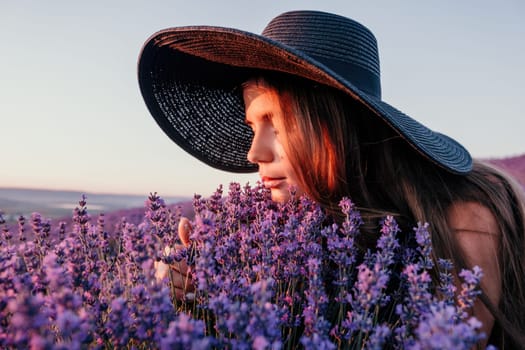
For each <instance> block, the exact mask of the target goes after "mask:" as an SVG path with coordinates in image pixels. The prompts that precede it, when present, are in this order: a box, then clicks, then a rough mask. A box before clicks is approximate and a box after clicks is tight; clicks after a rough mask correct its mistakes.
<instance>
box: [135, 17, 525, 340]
mask: <svg viewBox="0 0 525 350" xmlns="http://www.w3.org/2000/svg"><path fill="white" fill-rule="evenodd" d="M139 81H140V87H141V91H142V94H143V96H144V99H145V101H146V104H147V105H148V108H149V110H150V112H151V113H152V115H153V116H154V118H155V119H156V121H157V123H158V124H159V125H160V126H161V128H162V129H163V130H164V131H165V132H166V134H167V135H168V136H170V137H171V138H172V139H173V140H174V141H175V142H176V143H178V144H179V145H180V146H181V147H182V148H183V149H185V150H186V151H188V152H189V153H190V154H192V155H193V156H195V157H197V158H198V159H200V160H202V161H204V162H205V163H207V164H209V165H211V166H213V167H215V168H218V169H222V170H227V171H232V172H250V171H257V170H258V171H259V173H260V175H261V179H262V181H263V183H264V184H265V186H266V187H268V188H270V190H271V193H272V198H273V199H274V200H276V201H285V200H287V198H288V196H289V194H288V193H289V186H295V187H297V189H298V191H299V192H300V193H301V192H303V193H307V194H308V195H309V196H310V197H311V198H312V199H314V200H316V201H317V202H319V203H320V204H321V205H322V206H323V207H324V208H325V210H326V211H327V212H328V213H331V214H334V215H337V210H336V209H337V203H338V202H339V200H340V199H341V198H342V197H343V196H348V197H350V198H352V200H353V201H354V202H355V203H357V205H358V207H359V208H360V211H361V214H362V216H363V218H364V221H365V226H364V228H363V229H362V232H364V233H368V235H367V234H363V235H362V236H363V237H368V238H369V242H361V244H363V245H364V247H365V248H366V247H367V246H368V245H373V241H374V238H375V237H374V232H377V229H376V227H377V225H378V221H379V219H380V218H382V217H384V216H385V215H386V214H392V215H394V216H395V217H396V220H397V221H398V223H399V224H400V226H401V228H402V229H403V230H404V231H405V232H409V231H410V229H411V227H413V226H414V224H415V223H416V222H417V221H423V222H429V223H430V225H431V226H430V227H431V232H432V242H433V248H434V253H435V255H436V257H441V258H449V259H452V260H453V262H454V264H455V267H456V268H457V269H460V268H463V267H472V266H474V265H478V266H480V267H481V268H482V269H483V271H484V278H483V280H482V290H483V295H482V297H481V298H480V300H481V302H479V303H478V304H477V305H475V307H474V311H473V313H474V315H475V316H476V317H477V318H478V319H480V320H481V321H482V322H483V330H484V331H485V332H486V333H487V334H488V335H489V336H490V337H489V340H488V343H490V344H494V345H497V346H499V347H500V348H504V347H505V348H523V347H524V345H523V344H525V339H524V334H525V318H524V316H523V315H524V314H525V260H524V257H523V252H524V251H525V224H524V222H525V219H524V206H523V200H522V199H521V198H520V195H521V194H520V193H519V191H518V190H516V189H515V187H513V186H512V184H511V182H510V181H509V180H508V179H507V178H506V177H505V176H504V175H502V174H500V173H499V172H498V171H496V170H494V169H492V168H490V167H488V166H487V165H484V164H482V163H480V162H476V161H474V162H473V161H472V159H471V157H470V155H469V153H468V152H467V151H466V150H465V149H464V148H463V147H462V146H461V145H460V144H458V143H457V142H456V141H454V140H452V139H450V138H449V137H447V136H445V135H442V134H439V133H436V132H433V131H432V130H430V129H428V128H426V127H425V126H423V125H422V124H420V123H419V122H417V121H415V120H414V119H412V118H410V117H409V116H407V115H405V114H403V113H401V112H400V111H398V110H396V109H395V108H394V107H392V106H390V105H389V104H387V103H385V102H384V101H382V100H381V87H380V77H379V59H378V53H377V44H376V40H375V38H374V36H373V34H372V33H371V32H370V31H369V30H368V29H367V28H365V27H363V26H362V25H361V24H359V23H357V22H355V21H352V20H350V19H348V18H344V17H341V16H337V15H333V14H328V13H323V12H316V11H294V12H288V13H284V14H282V15H280V16H278V17H276V18H275V19H274V20H272V21H271V22H270V24H269V25H268V26H267V27H266V29H265V30H264V31H263V33H262V35H261V36H258V35H255V34H251V33H246V32H242V31H238V30H235V29H227V28H216V27H182V28H172V29H167V30H164V31H161V32H158V33H156V34H155V35H153V36H152V37H151V38H150V39H149V40H148V41H147V42H146V44H145V46H144V48H143V51H142V53H141V57H140V61H139ZM183 238H185V237H183ZM185 272H186V271H181V273H182V274H184V273H185ZM181 287H183V286H181Z"/></svg>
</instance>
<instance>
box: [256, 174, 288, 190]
mask: <svg viewBox="0 0 525 350" xmlns="http://www.w3.org/2000/svg"><path fill="white" fill-rule="evenodd" d="M261 180H262V182H263V184H264V187H266V188H277V187H280V186H281V185H282V184H283V183H285V181H286V178H285V177H268V176H263V177H262V178H261Z"/></svg>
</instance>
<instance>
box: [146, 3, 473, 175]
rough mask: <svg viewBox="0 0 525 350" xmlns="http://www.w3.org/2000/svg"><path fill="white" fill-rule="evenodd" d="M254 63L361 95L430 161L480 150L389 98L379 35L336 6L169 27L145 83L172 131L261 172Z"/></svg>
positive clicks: (150, 54)
mask: <svg viewBox="0 0 525 350" xmlns="http://www.w3.org/2000/svg"><path fill="white" fill-rule="evenodd" d="M254 70H270V71H277V72H283V73H287V74H292V75H296V76H300V77H302V78H306V79H309V80H312V81H315V82H317V83H320V84H325V85H328V86H331V87H333V88H335V89H339V90H341V91H343V92H345V93H347V94H348V96H349V97H350V98H354V99H357V100H358V101H360V102H361V103H363V104H365V105H366V106H368V108H370V109H371V110H372V111H374V112H375V113H376V114H377V115H378V116H380V117H381V118H382V119H383V120H384V121H385V122H386V123H387V124H388V125H390V126H391V127H392V128H394V129H395V130H396V131H397V132H398V133H399V134H400V135H401V136H402V137H403V138H404V139H405V140H406V141H407V142H408V143H409V144H410V145H411V146H413V147H414V148H415V149H416V150H417V151H419V152H420V153H421V154H423V155H424V156H425V157H426V158H428V159H429V160H431V161H433V162H435V163H436V164H438V165H440V166H442V167H444V168H446V169H448V170H449V171H451V172H453V173H460V174H461V173H467V172H469V171H470V170H471V168H472V159H471V157H470V154H469V153H468V152H467V151H466V150H465V148H463V147H462V146H461V145H460V144H459V143H457V142H456V141H454V140H453V139H451V138H449V137H447V136H445V135H442V134H440V133H437V132H434V131H432V130H430V129H429V128H427V127H426V126H424V125H422V124H421V123H419V122H417V121H416V120H414V119H412V118H411V117H409V116H407V115H405V114H404V113H402V112H400V111H399V110H397V109H395V108H394V107H392V106H391V105H389V104H387V103H386V102H384V101H382V100H381V82H380V72H379V57H378V51H377V43H376V39H375V37H374V35H373V34H372V33H371V32H370V31H369V30H368V29H367V28H366V27H364V26H363V25H361V24H359V23H357V22H355V21H353V20H351V19H349V18H346V17H342V16H339V15H335V14H330V13H325V12H318V11H293V12H286V13H283V14H281V15H279V16H277V17H276V18H274V19H273V20H272V21H271V22H270V23H269V24H268V26H267V27H266V28H265V29H264V31H263V32H262V34H261V35H257V34H253V33H249V32H245V31H241V30H237V29H231V28H221V27H210V26H193V27H176V28H169V29H165V30H161V31H159V32H157V33H155V34H154V35H153V36H151V37H150V38H149V39H148V40H147V41H146V43H145V44H144V46H143V48H142V52H141V54H140V58H139V62H138V78H139V85H140V89H141V92H142V95H143V97H144V100H145V102H146V105H147V107H148V109H149V111H150V112H151V114H152V115H153V117H154V118H155V120H156V121H157V123H158V124H159V125H160V127H161V128H162V130H164V132H165V133H166V134H167V135H168V136H169V137H170V138H171V139H172V140H173V141H175V142H176V143H177V144H178V145H179V146H180V147H182V148H183V149H184V150H186V151H187V152H189V153H190V154H191V155H193V156H194V157H196V158H198V159H200V160H201V161H203V162H205V163H206V164H208V165H210V166H212V167H214V168H218V169H221V170H226V171H231V172H239V173H241V172H254V171H257V165H256V164H251V163H249V162H248V161H247V159H246V155H247V152H248V150H249V148H250V144H251V140H252V136H253V134H252V131H251V130H250V128H249V127H248V126H247V125H245V123H244V119H245V116H244V104H243V100H242V91H241V89H240V84H241V83H242V82H244V81H245V80H247V79H248V78H249V77H251V76H252V75H253V73H254Z"/></svg>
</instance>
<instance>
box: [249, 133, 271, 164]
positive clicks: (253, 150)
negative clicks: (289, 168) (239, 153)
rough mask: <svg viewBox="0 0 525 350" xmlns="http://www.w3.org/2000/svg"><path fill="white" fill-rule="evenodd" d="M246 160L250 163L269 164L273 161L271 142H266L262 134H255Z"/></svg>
mask: <svg viewBox="0 0 525 350" xmlns="http://www.w3.org/2000/svg"><path fill="white" fill-rule="evenodd" d="M247 158H248V161H249V162H250V163H267V162H271V161H272V160H273V151H272V142H271V140H268V138H267V137H264V135H263V134H260V133H255V135H254V136H253V139H252V145H251V147H250V150H249V151H248V156H247Z"/></svg>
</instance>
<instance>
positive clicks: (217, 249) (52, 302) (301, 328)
mask: <svg viewBox="0 0 525 350" xmlns="http://www.w3.org/2000/svg"><path fill="white" fill-rule="evenodd" d="M291 191H292V192H291V194H292V196H291V197H292V198H291V200H290V201H289V202H287V203H274V202H272V201H271V196H270V192H269V191H268V190H267V189H265V188H264V187H263V186H262V185H261V184H257V185H256V186H254V187H250V186H249V185H246V186H243V187H241V186H240V185H239V184H236V183H232V184H230V186H229V188H228V192H227V194H226V195H224V191H223V188H222V186H221V187H219V188H218V189H217V191H216V192H215V193H214V194H213V195H212V196H210V197H209V198H204V197H202V196H199V195H196V196H195V197H194V200H193V205H194V212H195V216H194V217H193V218H192V221H191V226H192V227H193V229H192V232H191V235H190V246H189V247H187V248H185V249H182V250H177V249H170V247H174V245H175V243H180V242H179V240H178V237H177V227H178V222H179V220H180V212H178V211H177V210H174V211H172V209H170V208H171V207H169V206H167V205H166V203H165V202H164V201H163V200H162V198H160V197H159V196H158V195H157V194H156V193H152V194H150V196H149V197H148V198H147V200H146V201H145V207H146V208H145V215H144V217H143V221H142V222H141V223H138V224H134V223H132V222H130V221H128V220H126V219H125V218H121V219H120V220H119V222H118V223H116V224H113V225H112V224H111V223H110V222H108V216H104V215H100V216H99V217H98V218H97V222H96V223H93V224H92V223H91V219H90V216H89V213H88V210H87V201H86V197H85V196H82V198H81V200H80V201H79V207H77V208H76V209H75V211H74V215H73V227H72V228H71V229H68V227H67V225H66V224H65V223H64V222H62V223H59V224H58V228H57V229H54V230H53V229H52V227H51V224H50V222H49V220H47V219H45V218H43V217H42V216H41V215H40V214H36V213H35V214H33V215H32V216H31V219H30V221H29V224H30V225H31V230H30V232H27V230H26V227H25V225H26V223H25V218H24V217H20V218H19V220H18V237H19V239H18V242H13V240H12V238H13V234H12V233H11V232H10V230H9V228H8V227H7V226H6V225H5V223H4V222H3V221H2V218H1V216H0V225H3V228H2V229H3V231H2V240H1V243H2V244H1V245H0V347H2V348H17V347H23V348H30V347H34V348H49V349H51V348H56V349H65V348H95V349H104V348H154V349H171V348H179V349H219V348H230V349H294V348H297V347H304V348H306V349H310V348H316V349H336V348H345V349H381V348H383V347H384V346H386V345H387V344H388V346H392V347H394V348H409V349H429V348H433V347H435V345H436V344H438V343H439V344H448V345H450V346H451V347H456V348H470V347H472V346H473V345H474V344H475V343H476V342H478V341H479V340H480V339H482V337H483V334H481V333H480V324H479V322H478V321H477V320H476V319H474V318H470V317H469V316H468V315H469V313H468V312H469V311H470V310H469V309H470V308H471V307H472V305H473V303H474V300H475V299H476V297H477V296H478V294H479V289H478V286H479V280H480V278H481V276H482V273H481V270H480V269H479V268H474V269H473V270H472V271H462V272H461V273H460V277H461V278H462V284H461V288H460V290H459V291H457V290H456V289H455V287H454V285H455V281H454V280H453V278H452V274H451V271H452V269H453V266H452V265H451V263H450V262H448V261H439V262H438V263H439V268H440V271H441V274H440V279H439V281H433V280H432V279H431V278H430V269H431V268H433V264H434V263H433V261H432V259H431V252H432V247H431V242H430V235H429V232H428V225H426V224H418V226H417V227H416V228H415V229H414V240H415V243H417V247H416V248H411V247H408V246H404V245H402V244H400V242H399V241H398V239H397V236H398V235H399V233H400V228H399V227H398V225H397V223H396V221H395V220H394V218H393V217H391V216H387V217H385V218H384V219H383V220H382V221H381V222H380V223H379V224H380V225H381V230H380V232H379V233H380V237H379V239H378V240H377V245H376V247H373V249H372V248H371V249H369V250H367V251H362V249H361V248H359V247H358V244H357V243H356V240H357V239H358V238H359V235H360V234H361V233H360V227H361V225H362V219H361V216H360V214H359V212H358V210H357V209H356V207H355V205H354V204H353V203H352V202H351V201H350V199H347V198H345V199H343V200H342V201H341V203H340V208H341V212H342V217H343V218H344V220H343V221H342V222H340V223H335V222H333V221H332V220H331V218H330V217H328V216H326V215H325V213H324V211H323V210H322V208H321V207H320V206H319V205H318V204H317V203H314V202H313V201H311V200H310V199H309V198H308V197H306V196H302V197H297V196H295V194H294V190H293V189H292V190H291ZM31 235H32V236H33V237H30V236H31ZM26 236H27V237H26ZM28 238H31V239H28ZM166 247H168V249H166ZM182 260H186V263H187V264H189V265H190V266H191V271H192V280H193V283H194V287H195V292H194V298H193V299H194V301H188V300H186V301H179V300H176V299H175V295H174V294H173V288H174V287H173V285H172V282H173V281H172V280H171V279H168V278H166V279H163V280H160V281H159V280H157V279H156V278H155V263H156V262H158V261H162V262H164V263H166V264H176V263H177V262H181V261H182ZM436 292H437V293H436ZM455 295H457V299H458V302H457V303H456V302H454V298H453V296H455ZM440 298H443V300H440Z"/></svg>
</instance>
